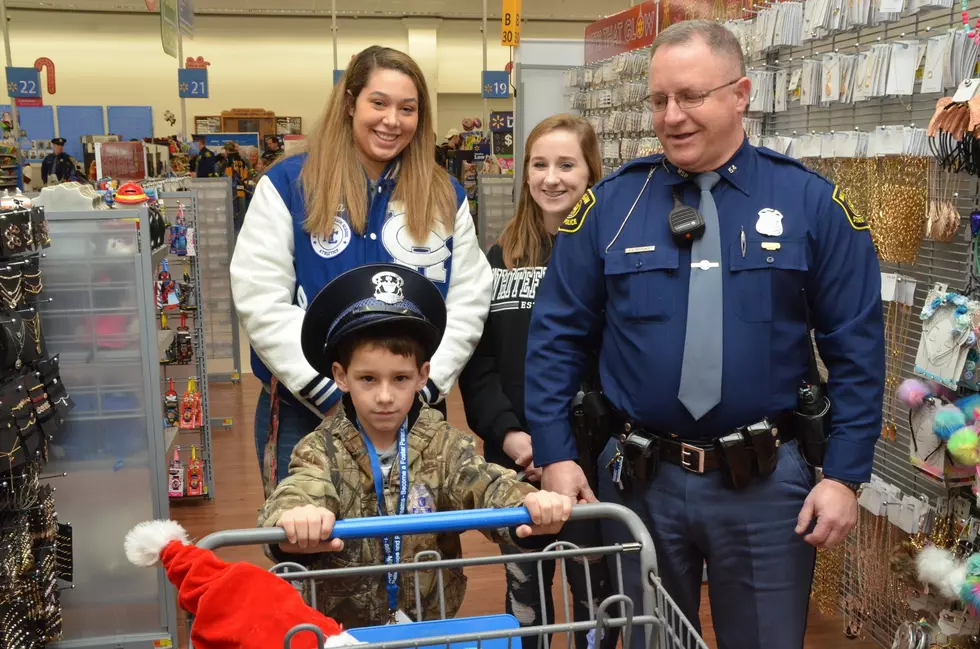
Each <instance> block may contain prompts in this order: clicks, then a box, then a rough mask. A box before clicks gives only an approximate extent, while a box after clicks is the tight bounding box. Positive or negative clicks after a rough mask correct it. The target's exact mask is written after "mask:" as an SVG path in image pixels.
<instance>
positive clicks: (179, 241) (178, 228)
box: [170, 201, 187, 257]
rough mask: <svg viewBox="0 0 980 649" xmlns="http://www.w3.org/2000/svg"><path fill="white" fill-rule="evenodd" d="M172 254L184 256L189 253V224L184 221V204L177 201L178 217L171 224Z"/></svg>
mask: <svg viewBox="0 0 980 649" xmlns="http://www.w3.org/2000/svg"><path fill="white" fill-rule="evenodd" d="M170 254H171V255H178V256H180V257H183V256H184V255H186V254H187V225H186V224H185V222H184V204H183V203H181V202H180V201H178V202H177V218H176V219H174V222H173V224H172V225H171V226H170Z"/></svg>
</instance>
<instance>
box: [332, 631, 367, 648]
mask: <svg viewBox="0 0 980 649" xmlns="http://www.w3.org/2000/svg"><path fill="white" fill-rule="evenodd" d="M355 644H367V643H366V642H361V641H360V640H358V639H357V638H355V637H354V636H352V635H351V634H349V633H347V632H346V631H344V632H343V633H339V634H337V635H332V636H330V637H329V638H327V642H326V643H325V645H324V646H327V647H349V646H351V645H355Z"/></svg>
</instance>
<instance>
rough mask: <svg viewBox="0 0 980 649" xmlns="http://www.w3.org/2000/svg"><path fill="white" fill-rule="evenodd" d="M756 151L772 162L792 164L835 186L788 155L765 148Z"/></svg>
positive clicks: (758, 148)
mask: <svg viewBox="0 0 980 649" xmlns="http://www.w3.org/2000/svg"><path fill="white" fill-rule="evenodd" d="M755 150H756V151H758V152H759V153H760V154H761V155H763V156H765V157H767V158H769V159H771V160H776V161H777V162H782V163H786V164H791V165H793V166H794V167H799V168H800V169H802V170H803V171H806V172H808V173H811V174H813V175H814V176H816V177H817V178H820V179H821V180H823V181H825V182H827V183H830V184H831V185H833V183H831V182H830V181H829V180H827V179H826V178H824V177H823V176H822V175H820V174H819V173H818V172H816V171H814V170H813V169H811V168H810V167H808V166H806V165H805V164H803V163H802V162H800V161H799V160H797V159H796V158H791V157H789V156H788V155H783V154H782V153H779V152H778V151H773V150H772V149H767V148H766V147H764V146H760V147H756V149H755Z"/></svg>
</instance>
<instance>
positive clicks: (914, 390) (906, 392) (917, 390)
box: [898, 379, 932, 410]
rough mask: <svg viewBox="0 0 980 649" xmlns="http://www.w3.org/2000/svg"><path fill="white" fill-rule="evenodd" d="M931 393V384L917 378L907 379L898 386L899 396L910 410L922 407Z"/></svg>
mask: <svg viewBox="0 0 980 649" xmlns="http://www.w3.org/2000/svg"><path fill="white" fill-rule="evenodd" d="M931 394H932V390H930V389H929V386H927V385H926V384H925V383H923V382H922V381H919V380H917V379H905V380H904V381H902V384H901V385H900V386H898V398H899V400H900V401H901V402H902V403H904V404H905V405H906V406H908V408H909V410H915V409H916V408H918V407H920V406H921V405H922V402H923V401H925V399H926V397H928V396H929V395H931Z"/></svg>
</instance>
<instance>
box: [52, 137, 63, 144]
mask: <svg viewBox="0 0 980 649" xmlns="http://www.w3.org/2000/svg"><path fill="white" fill-rule="evenodd" d="M66 141H67V140H65V138H63V137H56V138H54V139H53V140H51V144H59V145H61V146H64V145H65V142H66Z"/></svg>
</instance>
